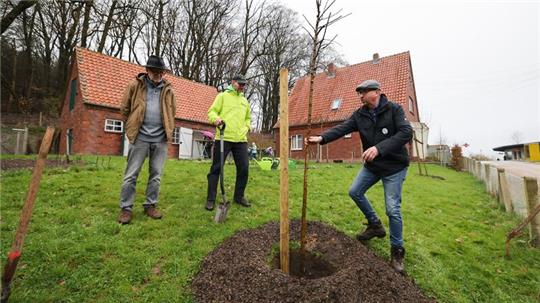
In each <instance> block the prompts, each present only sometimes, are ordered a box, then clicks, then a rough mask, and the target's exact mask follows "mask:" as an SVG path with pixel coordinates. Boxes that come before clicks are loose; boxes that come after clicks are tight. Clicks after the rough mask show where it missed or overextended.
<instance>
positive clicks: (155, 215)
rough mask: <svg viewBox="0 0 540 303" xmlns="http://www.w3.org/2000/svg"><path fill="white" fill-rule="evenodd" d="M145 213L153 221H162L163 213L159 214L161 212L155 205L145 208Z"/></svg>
mask: <svg viewBox="0 0 540 303" xmlns="http://www.w3.org/2000/svg"><path fill="white" fill-rule="evenodd" d="M144 213H145V214H146V215H147V216H148V217H150V218H152V219H161V217H163V215H162V214H161V212H159V210H157V208H156V207H155V206H153V205H152V206H149V207H147V208H145V209H144Z"/></svg>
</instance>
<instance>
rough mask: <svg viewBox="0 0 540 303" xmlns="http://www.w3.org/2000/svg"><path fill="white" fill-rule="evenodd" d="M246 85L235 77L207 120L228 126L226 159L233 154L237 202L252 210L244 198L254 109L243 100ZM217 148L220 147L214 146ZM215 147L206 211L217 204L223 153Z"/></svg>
mask: <svg viewBox="0 0 540 303" xmlns="http://www.w3.org/2000/svg"><path fill="white" fill-rule="evenodd" d="M246 84H247V80H246V78H245V77H244V75H241V74H237V75H235V76H234V77H233V78H232V80H231V85H229V86H228V87H227V89H225V91H224V92H221V93H219V94H218V95H217V96H216V99H215V100H214V103H213V104H212V106H210V108H209V109H208V119H209V120H210V123H212V124H214V125H216V126H220V125H221V124H222V123H224V124H225V130H224V134H223V140H224V155H223V157H224V158H227V155H228V154H229V152H232V154H233V158H234V164H235V165H236V184H235V187H234V202H236V203H238V204H240V205H242V206H244V207H250V206H251V204H250V203H249V201H248V200H247V199H246V198H245V196H244V192H245V190H246V186H247V182H248V172H249V155H248V146H247V134H248V132H249V130H250V128H251V109H250V106H249V102H248V100H247V99H246V97H245V96H244V88H245V87H246ZM220 139H221V138H220V135H219V130H216V137H215V140H216V142H217V141H219V140H220ZM214 146H216V147H217V146H219V145H218V144H214ZM216 147H214V155H213V161H212V166H211V167H210V172H209V173H208V175H207V179H208V192H207V197H206V205H205V208H206V209H207V210H213V209H214V206H215V201H216V194H217V184H218V180H219V172H220V150H219V148H216Z"/></svg>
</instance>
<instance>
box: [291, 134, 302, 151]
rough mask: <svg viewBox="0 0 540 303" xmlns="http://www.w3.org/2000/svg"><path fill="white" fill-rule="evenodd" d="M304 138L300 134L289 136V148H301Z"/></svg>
mask: <svg viewBox="0 0 540 303" xmlns="http://www.w3.org/2000/svg"><path fill="white" fill-rule="evenodd" d="M303 140H304V138H303V136H302V135H294V136H292V137H291V150H302V147H303V144H304V142H303Z"/></svg>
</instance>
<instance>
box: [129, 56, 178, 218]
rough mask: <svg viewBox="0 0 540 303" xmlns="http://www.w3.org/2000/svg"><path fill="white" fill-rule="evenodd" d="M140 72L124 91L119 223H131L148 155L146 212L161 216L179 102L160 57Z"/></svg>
mask: <svg viewBox="0 0 540 303" xmlns="http://www.w3.org/2000/svg"><path fill="white" fill-rule="evenodd" d="M145 67H146V73H140V74H139V75H137V77H136V79H135V80H133V81H132V82H131V83H130V84H129V85H128V87H127V88H126V90H125V92H124V96H123V99H122V108H121V112H122V115H123V116H124V123H125V130H126V136H127V138H128V139H129V143H130V144H129V152H128V157H127V167H126V171H125V173H124V182H123V184H122V190H121V192H120V208H121V211H120V215H119V217H118V222H120V223H122V224H128V223H129V222H131V218H132V209H133V202H134V200H135V187H136V184H137V177H138V176H139V172H140V171H141V167H142V165H143V163H144V160H145V159H146V156H148V158H149V176H148V185H147V187H146V201H145V202H144V204H143V207H144V213H145V214H146V215H147V216H149V217H151V218H153V219H161V217H162V214H161V213H160V212H159V211H158V210H157V202H158V196H159V187H160V183H161V175H162V173H163V166H164V164H165V160H166V159H167V147H168V143H167V142H168V141H171V140H172V133H173V129H174V115H175V113H176V101H175V98H174V94H173V90H172V87H171V83H170V82H169V81H167V80H166V79H164V78H163V74H164V73H165V71H166V70H167V68H166V67H165V62H164V61H163V59H162V58H161V57H158V56H150V57H149V58H148V61H147V63H146V65H145Z"/></svg>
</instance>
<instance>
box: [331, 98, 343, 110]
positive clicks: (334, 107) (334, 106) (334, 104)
mask: <svg viewBox="0 0 540 303" xmlns="http://www.w3.org/2000/svg"><path fill="white" fill-rule="evenodd" d="M340 106H341V99H336V100H334V101H332V110H337V109H339V107H340Z"/></svg>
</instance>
